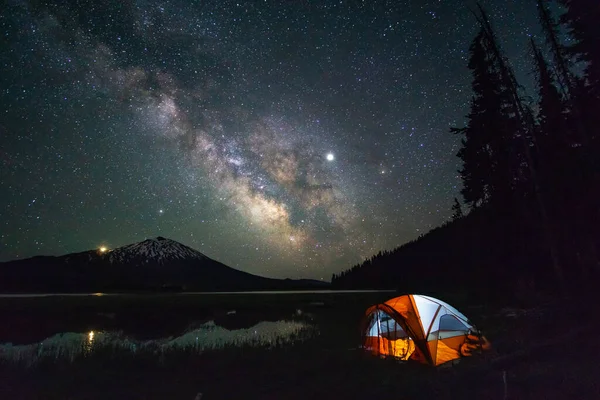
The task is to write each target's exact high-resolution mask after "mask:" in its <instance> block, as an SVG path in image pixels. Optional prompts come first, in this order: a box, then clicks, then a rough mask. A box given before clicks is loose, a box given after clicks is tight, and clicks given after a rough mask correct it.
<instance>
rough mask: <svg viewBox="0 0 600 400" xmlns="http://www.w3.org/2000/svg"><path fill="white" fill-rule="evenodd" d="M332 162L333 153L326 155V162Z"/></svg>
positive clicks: (333, 158)
mask: <svg viewBox="0 0 600 400" xmlns="http://www.w3.org/2000/svg"><path fill="white" fill-rule="evenodd" d="M333 160H335V157H334V156H333V153H327V161H333Z"/></svg>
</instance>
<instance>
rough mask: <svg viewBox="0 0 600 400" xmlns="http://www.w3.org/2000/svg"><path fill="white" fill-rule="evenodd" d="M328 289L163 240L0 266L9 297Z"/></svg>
mask: <svg viewBox="0 0 600 400" xmlns="http://www.w3.org/2000/svg"><path fill="white" fill-rule="evenodd" d="M326 285H328V284H327V283H324V282H320V281H315V280H307V279H299V280H292V279H275V278H267V277H263V276H259V275H254V274H250V273H248V272H244V271H240V270H237V269H235V268H232V267H229V266H227V265H225V264H223V263H220V262H219V261H216V260H214V259H212V258H210V257H208V256H206V255H205V254H203V253H201V252H200V251H198V250H195V249H193V248H191V247H188V246H186V245H184V244H182V243H179V242H177V241H175V240H172V239H167V238H164V237H162V236H158V237H156V238H149V239H145V240H143V241H141V242H137V243H131V244H127V245H124V246H121V247H117V248H115V249H113V250H101V249H98V250H87V251H82V252H78V253H69V254H65V255H61V256H34V257H30V258H27V259H20V260H13V261H7V262H2V263H0V292H10V293H24V292H28V293H39V292H57V291H60V292H82V291H90V292H94V291H101V292H114V291H136V292H137V291H142V292H161V291H247V290H257V291H258V290H285V289H294V290H298V289H304V288H306V289H314V288H315V287H323V286H326Z"/></svg>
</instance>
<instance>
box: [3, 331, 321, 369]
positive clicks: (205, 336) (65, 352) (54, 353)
mask: <svg viewBox="0 0 600 400" xmlns="http://www.w3.org/2000/svg"><path fill="white" fill-rule="evenodd" d="M315 332H316V330H315V328H314V327H313V326H312V325H309V324H307V323H304V322H299V321H276V322H267V321H264V322H260V323H258V324H256V325H254V326H252V327H250V328H246V329H236V330H229V329H225V328H222V327H220V326H217V325H215V323H214V322H212V321H210V322H208V323H205V324H203V325H201V326H200V327H198V328H197V329H194V330H192V331H189V332H186V333H184V334H183V335H181V336H178V337H175V338H172V337H169V338H162V339H155V340H146V341H141V340H135V339H131V338H130V337H127V336H125V335H123V334H121V333H119V332H102V331H90V332H87V333H74V332H66V333H60V334H57V335H54V336H52V337H49V338H46V339H44V340H43V341H41V342H40V343H33V344H27V345H17V346H14V345H12V344H11V343H5V344H0V360H5V361H12V362H17V363H23V364H25V365H33V364H35V363H37V362H38V361H40V360H43V359H52V358H53V359H56V360H59V359H67V360H69V361H74V360H75V359H76V358H77V357H81V356H89V355H91V354H93V353H94V352H98V351H106V350H109V351H111V352H130V353H136V352H140V351H145V352H151V353H157V354H164V353H165V352H169V351H175V350H183V351H186V352H198V353H200V352H202V351H205V350H218V349H223V348H229V347H241V346H253V347H267V348H270V347H273V346H276V345H281V344H286V343H291V342H295V341H301V340H304V339H306V338H308V337H310V336H311V335H313V334H315Z"/></svg>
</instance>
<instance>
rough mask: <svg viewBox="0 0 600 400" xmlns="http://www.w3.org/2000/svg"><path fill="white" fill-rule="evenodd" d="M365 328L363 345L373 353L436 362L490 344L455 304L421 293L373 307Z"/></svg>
mask: <svg viewBox="0 0 600 400" xmlns="http://www.w3.org/2000/svg"><path fill="white" fill-rule="evenodd" d="M362 331H363V348H364V349H365V350H367V351H369V352H371V353H372V354H374V355H379V356H384V357H385V356H391V357H395V358H398V359H400V360H415V361H419V362H421V363H424V364H429V365H434V366H437V365H440V364H443V363H446V362H449V361H452V360H457V359H460V358H461V357H467V356H470V355H472V354H473V352H476V351H480V350H487V349H489V348H490V347H491V346H490V343H489V342H488V341H487V339H486V338H485V337H483V335H482V334H481V333H480V332H479V331H478V330H477V329H476V328H475V326H474V325H473V324H472V323H471V322H470V321H469V320H468V319H467V317H465V316H464V315H463V314H462V313H460V312H459V311H458V310H457V309H456V308H454V307H452V306H451V305H449V304H447V303H444V302H443V301H441V300H438V299H435V298H433V297H429V296H423V295H418V294H408V295H404V296H400V297H396V298H393V299H390V300H388V301H386V302H385V303H383V304H377V305H374V306H372V307H370V308H369V309H368V310H367V312H366V316H365V320H364V323H363V328H362Z"/></svg>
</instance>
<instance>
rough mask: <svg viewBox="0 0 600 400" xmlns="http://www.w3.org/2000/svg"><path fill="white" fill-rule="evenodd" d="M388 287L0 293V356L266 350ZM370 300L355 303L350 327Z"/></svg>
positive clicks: (305, 335) (25, 360)
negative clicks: (294, 289) (337, 289)
mask: <svg viewBox="0 0 600 400" xmlns="http://www.w3.org/2000/svg"><path fill="white" fill-rule="evenodd" d="M388 292H393V291H370V290H361V291H332V290H314V291H271V292H218V293H215V292H208V293H207V292H199V293H161V294H157V295H152V294H131V293H77V294H62V293H46V294H0V299H4V302H0V321H1V325H0V362H1V361H4V362H16V363H18V364H20V365H35V364H36V363H38V362H39V361H40V360H44V359H56V360H68V361H73V360H75V359H77V358H80V357H87V356H90V355H93V354H94V353H97V352H103V354H105V353H106V352H107V351H108V352H109V353H110V352H117V353H124V352H125V353H131V354H136V353H140V352H141V353H142V354H145V355H147V354H149V353H150V354H154V353H155V354H157V356H161V355H164V354H165V353H168V352H181V351H184V352H189V353H199V352H203V351H207V350H212V351H219V350H220V349H224V348H235V347H245V346H253V347H260V348H261V349H262V348H265V349H268V348H270V347H272V346H276V345H281V344H287V345H289V344H292V343H295V342H298V341H304V340H308V339H310V338H314V337H316V336H320V335H321V331H320V330H321V328H322V326H321V324H322V323H323V322H324V321H330V320H331V318H332V317H334V316H335V317H336V318H337V315H338V314H339V312H338V308H339V307H340V305H341V307H342V309H344V308H345V306H346V304H347V301H346V299H348V300H349V301H350V302H351V300H352V299H356V298H357V296H354V295H353V294H364V295H361V296H363V297H364V296H367V297H368V298H369V299H370V298H371V297H373V296H371V295H370V294H369V293H373V294H374V297H377V298H380V297H381V298H383V297H387V296H388V294H387V293H388ZM337 294H339V296H336V295H337ZM237 295H246V296H239V297H237ZM247 295H251V296H247ZM259 295H262V297H261V296H259ZM275 295H278V296H279V297H276V296H275ZM287 295H302V296H297V297H294V296H287ZM304 295H307V296H304ZM313 295H314V296H313ZM332 295H333V296H332ZM333 298H335V299H337V300H336V301H335V303H336V304H337V306H338V308H336V309H334V308H332V307H331V303H330V300H331V299H333ZM177 299H179V300H177ZM372 302H375V299H373V300H372V301H371V300H369V301H368V302H365V304H364V306H363V305H361V306H359V307H358V313H357V314H354V315H352V316H351V317H350V318H351V319H350V320H349V321H350V323H351V327H354V326H355V324H357V323H358V319H360V316H361V315H362V311H363V308H366V307H367V306H368V305H370V304H371V303H372ZM317 321H318V322H317ZM326 323H327V324H329V325H331V324H330V323H329V322H326ZM336 324H337V323H333V325H335V326H337V325H336ZM334 329H337V328H334ZM330 330H331V329H330ZM344 332H345V331H344ZM346 336H348V335H346Z"/></svg>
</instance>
